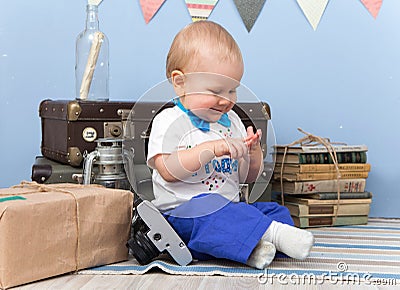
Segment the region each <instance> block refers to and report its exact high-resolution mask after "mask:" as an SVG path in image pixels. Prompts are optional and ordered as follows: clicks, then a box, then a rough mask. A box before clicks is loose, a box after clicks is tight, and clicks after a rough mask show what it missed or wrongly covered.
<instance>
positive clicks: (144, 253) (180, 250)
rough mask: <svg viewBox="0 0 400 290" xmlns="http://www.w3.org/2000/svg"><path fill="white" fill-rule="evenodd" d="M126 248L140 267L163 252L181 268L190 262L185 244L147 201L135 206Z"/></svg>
mask: <svg viewBox="0 0 400 290" xmlns="http://www.w3.org/2000/svg"><path fill="white" fill-rule="evenodd" d="M127 247H128V248H129V249H130V251H131V253H132V255H133V256H134V257H135V258H136V260H137V261H138V262H139V263H140V264H141V265H146V264H148V263H150V262H151V261H152V260H153V259H154V258H156V257H158V256H159V255H160V254H161V253H164V252H167V253H168V254H169V255H170V256H171V257H172V258H173V259H174V260H175V261H176V262H177V263H178V264H179V265H181V266H186V265H187V264H189V263H190V262H191V261H192V255H191V254H190V252H189V249H188V248H187V247H186V245H185V243H184V242H183V241H182V240H181V238H180V237H179V236H178V235H177V233H176V232H175V231H174V229H173V228H172V227H171V225H170V224H169V223H168V222H167V220H166V219H165V218H164V217H163V215H162V214H161V213H160V212H159V211H158V209H157V208H156V207H155V206H154V205H153V204H152V203H151V202H150V201H147V200H144V201H141V202H140V203H139V204H138V205H137V206H135V212H134V216H133V219H132V226H131V238H130V239H129V240H128V242H127Z"/></svg>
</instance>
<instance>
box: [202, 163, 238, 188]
mask: <svg viewBox="0 0 400 290" xmlns="http://www.w3.org/2000/svg"><path fill="white" fill-rule="evenodd" d="M238 164H239V162H238V160H236V159H232V158H230V157H226V158H221V159H213V160H211V161H210V162H208V163H207V164H206V165H204V170H205V173H206V174H211V175H210V176H209V177H208V178H207V179H205V180H203V181H202V183H203V184H204V185H205V186H206V187H208V190H209V191H211V190H218V189H219V188H220V187H221V186H222V185H223V184H224V183H225V181H226V179H227V178H230V175H232V173H234V172H237V171H238Z"/></svg>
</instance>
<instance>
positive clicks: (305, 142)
mask: <svg viewBox="0 0 400 290" xmlns="http://www.w3.org/2000/svg"><path fill="white" fill-rule="evenodd" d="M297 130H299V131H300V132H301V133H303V134H304V135H306V136H304V137H302V138H300V139H298V140H296V141H293V142H292V143H290V144H287V145H284V147H285V150H284V153H283V158H282V166H281V170H280V187H281V202H282V205H285V197H284V188H283V172H284V168H285V158H286V154H287V150H288V147H291V146H294V145H300V146H318V145H323V146H324V147H325V148H326V149H327V151H328V153H329V155H330V156H331V158H332V163H333V164H334V167H335V171H336V181H337V182H336V188H337V207H336V211H335V215H334V217H333V219H332V225H334V224H335V222H336V219H337V216H338V212H339V206H340V185H339V180H340V178H341V174H340V170H339V165H338V160H337V155H336V150H335V148H334V147H333V146H332V144H338V143H336V142H330V140H329V139H328V138H322V137H320V136H316V135H313V134H311V133H308V132H305V131H304V130H303V129H301V128H297Z"/></svg>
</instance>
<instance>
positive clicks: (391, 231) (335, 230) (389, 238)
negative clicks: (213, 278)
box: [78, 218, 400, 285]
mask: <svg viewBox="0 0 400 290" xmlns="http://www.w3.org/2000/svg"><path fill="white" fill-rule="evenodd" d="M309 230H310V231H311V232H313V234H314V236H315V241H316V242H315V245H314V247H313V249H312V252H311V255H310V256H309V258H307V259H306V260H304V261H298V260H295V259H291V258H276V259H275V260H274V261H273V262H272V264H271V265H270V266H269V267H268V268H267V269H265V270H257V269H253V268H251V267H247V266H245V265H242V264H239V263H234V262H230V261H225V260H212V261H206V262H204V261H202V262H192V263H191V264H190V265H188V266H185V267H181V266H178V265H177V264H176V263H175V262H174V261H173V260H171V259H169V258H168V257H164V256H163V257H161V256H160V257H161V258H160V259H158V260H156V261H153V262H152V263H150V264H148V265H146V266H142V265H139V264H138V263H137V262H136V260H135V259H134V258H132V259H130V260H128V261H125V262H122V263H118V264H112V265H106V266H101V267H96V268H91V269H86V270H82V271H79V272H78V274H114V275H123V274H138V275H139V274H144V273H146V272H147V271H149V270H150V269H152V268H158V269H161V270H162V271H164V272H166V273H169V274H179V275H223V276H232V277H257V278H258V279H259V280H260V282H263V281H264V282H268V279H273V278H274V279H287V280H288V281H289V280H290V281H292V282H293V280H299V281H300V280H306V281H305V282H310V283H312V282H314V283H316V282H317V281H327V280H330V281H331V282H336V283H337V282H338V281H353V282H354V283H357V282H358V281H360V282H363V283H369V284H370V285H400V219H377V218H370V219H369V222H368V224H367V225H359V226H342V227H323V228H312V229H309ZM314 280H315V281H314Z"/></svg>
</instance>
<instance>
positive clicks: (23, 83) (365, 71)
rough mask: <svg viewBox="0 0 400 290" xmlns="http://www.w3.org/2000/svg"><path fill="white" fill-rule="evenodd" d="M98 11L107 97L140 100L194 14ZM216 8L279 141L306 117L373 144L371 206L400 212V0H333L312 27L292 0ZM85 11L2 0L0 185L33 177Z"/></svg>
mask: <svg viewBox="0 0 400 290" xmlns="http://www.w3.org/2000/svg"><path fill="white" fill-rule="evenodd" d="M99 14H100V27H101V29H102V30H103V31H104V32H105V33H106V35H107V36H108V38H109V40H110V72H111V80H110V95H111V100H136V99H138V98H139V97H140V96H141V94H143V93H144V92H145V91H146V90H148V89H149V88H151V87H152V86H153V85H155V84H157V83H159V82H160V81H163V80H165V76H164V66H165V57H166V54H167V51H168V48H169V45H170V43H171V41H172V39H173V37H174V35H175V34H176V33H177V32H178V31H179V30H180V29H181V28H182V27H183V26H184V25H186V24H188V23H190V22H191V18H190V16H189V14H188V12H187V9H186V6H185V2H184V1H183V0H167V1H166V2H165V3H164V5H163V6H162V7H161V9H160V11H159V12H158V14H157V15H156V16H155V17H154V19H153V20H152V21H151V22H150V23H149V24H147V25H146V24H145V21H144V19H143V17H142V12H141V10H140V5H139V1H136V0H112V1H111V0H104V1H103V3H102V4H101V6H100V7H99ZM209 19H210V20H213V21H216V22H218V23H220V24H222V25H223V26H225V27H226V28H227V29H228V30H229V31H230V32H231V34H232V35H233V36H234V37H235V39H236V40H237V42H238V43H239V45H240V46H241V49H242V52H243V55H244V58H245V64H246V69H245V76H244V78H243V83H244V84H245V85H246V86H247V87H249V88H250V89H251V90H252V91H253V92H254V93H255V94H256V95H257V97H258V98H259V99H261V100H264V101H267V102H268V103H269V104H270V106H271V108H272V122H273V126H274V129H275V134H276V138H277V142H278V143H289V142H291V141H293V140H296V139H298V138H300V137H302V136H301V134H300V133H299V132H298V131H297V129H296V128H297V127H301V128H303V129H304V130H306V131H308V132H312V133H314V134H317V135H320V136H324V137H330V138H331V140H333V141H344V142H347V143H349V144H366V145H368V147H369V152H368V159H369V162H370V163H371V164H372V170H371V173H370V176H369V178H368V180H367V190H370V191H372V192H373V193H374V199H373V205H372V209H371V214H370V215H371V216H382V217H400V210H399V206H398V205H399V204H400V190H399V180H400V154H399V153H398V147H399V144H400V129H399V125H400V1H398V0H385V1H383V5H382V8H381V11H380V13H379V15H378V17H377V19H376V20H375V19H374V18H373V17H372V16H371V15H370V14H369V13H368V11H367V10H366V9H365V7H364V6H363V5H362V4H361V2H360V1H359V0H335V1H330V3H329V4H328V6H327V9H326V11H325V14H324V15H323V17H322V20H321V22H320V25H319V26H318V29H317V30H316V31H313V29H312V28H311V26H310V24H309V23H308V22H307V20H306V18H305V17H304V15H303V13H302V11H301V10H300V8H299V7H298V5H297V3H296V1H295V0H267V1H266V4H265V5H264V8H263V10H262V11H261V14H260V16H259V18H258V20H257V22H256V23H255V25H254V27H253V29H252V31H251V32H250V33H248V32H247V30H246V28H245V26H244V24H243V23H242V20H241V18H240V16H239V13H238V12H237V10H236V7H235V6H234V4H233V1H232V0H220V1H219V3H218V5H217V6H216V7H215V9H214V11H213V12H212V14H211V16H210V18H209ZM84 22H85V1H84V0H80V1H68V0H58V1H50V0H41V1H22V0H13V1H9V0H7V1H5V0H0V100H1V102H0V132H1V133H0V138H1V142H0V164H1V167H0V168H1V169H0V172H1V175H0V187H8V186H11V185H14V184H17V183H19V182H20V181H21V180H29V179H30V174H31V166H32V164H33V162H34V158H35V156H37V155H40V139H41V131H40V130H41V129H40V118H39V115H38V107H39V103H40V101H41V100H43V99H46V98H51V99H73V98H74V64H75V47H74V46H75V38H76V36H77V35H78V33H79V32H80V31H81V30H82V29H83V27H84Z"/></svg>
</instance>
